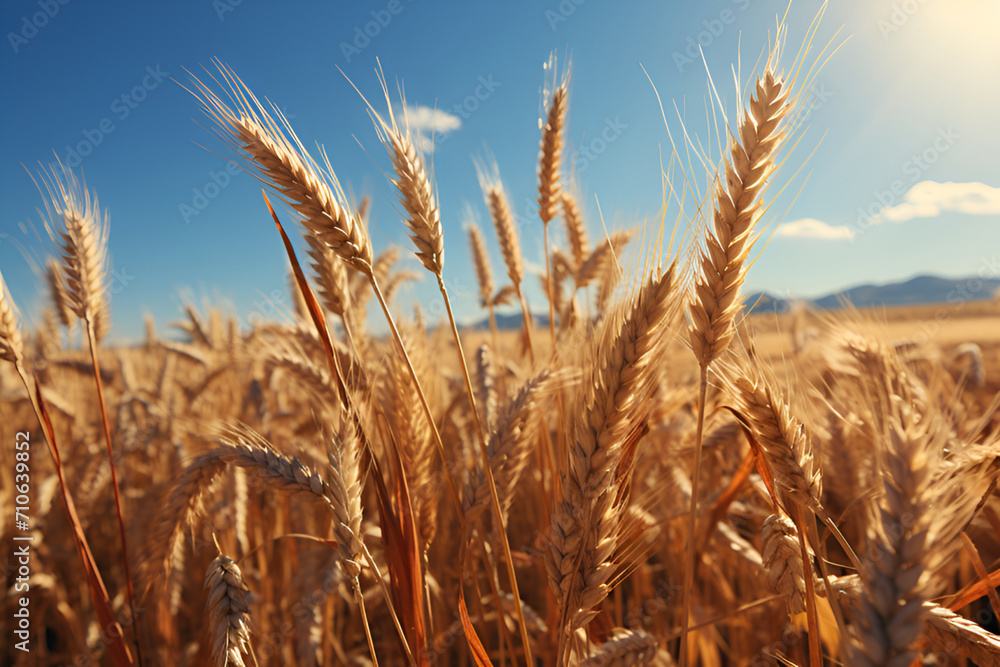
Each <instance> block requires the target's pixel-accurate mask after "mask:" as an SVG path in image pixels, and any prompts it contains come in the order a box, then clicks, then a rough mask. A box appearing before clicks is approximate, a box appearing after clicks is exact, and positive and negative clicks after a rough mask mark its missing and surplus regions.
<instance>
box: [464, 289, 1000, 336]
mask: <svg viewBox="0 0 1000 667" xmlns="http://www.w3.org/2000/svg"><path fill="white" fill-rule="evenodd" d="M998 289H1000V278H977V277H975V276H973V277H971V278H940V277H938V276H917V277H916V278H910V279H909V280H905V281H903V282H899V283H888V284H885V285H858V286H857V287H851V288H849V289H846V290H842V291H840V292H833V293H831V294H827V295H826V296H822V297H820V298H818V299H813V300H811V301H810V300H808V299H806V300H805V301H806V303H807V304H809V305H810V306H812V307H814V308H820V309H823V310H835V309H837V308H840V303H841V299H846V300H847V301H849V302H850V303H852V304H853V305H855V306H857V307H858V308H868V307H871V306H918V305H922V304H929V303H947V302H948V301H949V300H952V301H954V300H956V299H962V300H964V301H985V300H989V299H991V298H993V294H994V293H995V292H996V291H997V290H998ZM792 301H793V300H792V299H783V298H781V297H777V296H774V295H773V294H769V293H768V292H754V293H752V294H748V295H746V297H745V303H746V304H747V307H748V308H753V312H755V313H764V312H778V313H784V312H787V311H788V308H789V306H790V305H791V303H792ZM532 317H533V318H534V320H535V326H538V327H547V326H549V318H548V316H547V315H535V314H533V315H532ZM522 321H523V318H522V317H521V313H514V314H511V315H501V314H499V313H498V314H497V328H499V329H500V330H501V331H510V330H516V329H520V328H521V322H522ZM465 328H471V329H474V330H475V331H489V328H490V322H489V319H482V320H480V321H478V322H473V323H469V324H466V327H465Z"/></svg>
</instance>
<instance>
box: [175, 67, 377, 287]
mask: <svg viewBox="0 0 1000 667" xmlns="http://www.w3.org/2000/svg"><path fill="white" fill-rule="evenodd" d="M216 65H217V67H218V70H219V74H220V76H221V78H222V81H223V82H224V85H225V86H226V87H227V91H226V92H223V93H222V94H223V95H227V96H228V97H229V101H228V102H227V101H226V100H225V99H223V97H221V96H220V95H219V94H217V93H215V92H214V91H213V90H212V89H211V88H209V87H208V86H207V85H205V84H204V83H202V82H201V81H200V80H198V79H197V78H195V77H193V76H192V84H193V86H194V91H192V94H193V95H194V96H195V97H196V98H197V99H198V101H199V102H201V104H202V107H203V109H204V111H205V114H206V115H207V116H209V117H210V118H211V119H212V120H213V121H214V122H215V123H216V125H217V127H218V129H219V131H220V132H221V133H222V135H223V137H224V138H226V139H227V140H228V141H229V143H230V144H231V145H232V147H233V149H234V150H235V151H236V153H237V155H239V156H240V157H242V158H244V159H245V160H246V161H247V162H248V163H249V164H251V165H253V171H254V173H255V175H256V177H257V178H258V179H260V180H261V181H262V182H263V183H265V184H267V185H269V186H270V187H272V188H273V189H274V190H275V191H276V192H278V193H279V194H280V195H281V196H282V198H283V199H284V200H285V201H286V202H287V203H288V204H289V205H291V207H292V208H293V209H295V211H296V212H297V213H298V214H299V215H301V216H302V223H303V224H304V225H305V226H306V227H307V228H308V229H309V230H310V231H311V232H312V233H314V234H316V235H317V236H318V237H319V238H320V239H321V240H322V241H323V242H324V243H326V244H327V245H329V246H330V247H331V248H333V249H334V250H335V251H336V252H337V254H338V255H340V257H341V258H342V259H343V260H344V261H345V262H348V263H350V264H352V265H354V266H355V267H357V268H358V269H359V270H361V271H365V272H368V271H370V270H371V264H372V248H371V241H370V239H369V238H368V233H367V231H366V229H365V226H364V223H363V222H362V219H361V217H360V216H359V215H358V214H357V212H354V211H352V209H351V207H350V205H349V204H348V201H347V197H346V195H345V194H344V191H343V189H342V188H341V187H340V183H339V182H338V181H337V177H336V175H335V174H334V173H333V169H332V168H331V167H330V165H329V161H325V168H320V167H319V166H318V164H317V163H316V161H315V160H314V159H313V158H312V157H311V156H310V155H309V153H308V151H306V149H305V147H304V146H303V145H302V142H301V141H299V138H298V137H297V136H296V134H295V132H294V130H292V128H291V125H289V123H288V121H287V119H286V118H285V117H284V115H283V114H281V112H280V111H278V110H275V114H276V115H277V117H278V118H277V120H275V118H274V116H272V115H271V113H270V112H269V111H268V110H267V109H266V108H265V107H264V105H263V104H261V103H260V102H259V101H258V100H257V98H256V97H255V96H254V94H253V93H252V92H250V90H249V89H248V88H247V87H246V85H245V84H244V83H243V81H242V80H240V78H239V77H238V76H236V74H235V73H234V72H233V71H232V70H231V69H229V68H227V67H226V66H225V65H223V64H222V63H216ZM324 159H325V156H324Z"/></svg>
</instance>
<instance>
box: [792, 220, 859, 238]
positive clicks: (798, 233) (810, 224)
mask: <svg viewBox="0 0 1000 667" xmlns="http://www.w3.org/2000/svg"><path fill="white" fill-rule="evenodd" d="M778 236H789V237H792V238H799V239H827V240H835V239H836V240H841V239H846V240H852V239H853V238H854V232H853V231H851V230H850V229H848V228H847V227H844V226H843V225H837V226H833V225H828V224H826V223H825V222H823V221H822V220H817V219H815V218H803V219H801V220H793V221H792V222H786V223H785V224H783V225H782V226H781V227H779V228H778Z"/></svg>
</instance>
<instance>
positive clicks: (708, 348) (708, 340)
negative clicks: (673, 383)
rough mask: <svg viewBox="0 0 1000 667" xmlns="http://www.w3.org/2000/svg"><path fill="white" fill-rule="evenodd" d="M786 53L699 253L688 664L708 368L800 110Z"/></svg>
mask: <svg viewBox="0 0 1000 667" xmlns="http://www.w3.org/2000/svg"><path fill="white" fill-rule="evenodd" d="M779 32H780V29H779ZM778 55H779V53H778V50H777V49H776V50H775V51H774V52H772V53H771V54H770V55H769V57H768V62H767V67H766V69H765V71H764V75H763V78H759V79H758V80H757V85H756V91H755V94H754V96H753V97H752V99H751V100H750V103H749V109H747V110H744V112H743V116H742V118H741V119H740V122H739V126H738V135H739V136H738V140H737V138H735V137H734V138H731V139H730V141H729V153H730V157H729V159H728V160H726V161H725V164H724V166H723V170H724V172H725V178H724V179H723V178H722V177H721V176H720V177H719V178H718V179H717V181H716V185H715V206H714V210H713V220H714V226H713V229H714V234H713V233H711V232H708V233H706V239H705V245H706V248H705V249H703V250H701V251H699V259H698V275H697V278H696V284H695V298H694V299H693V301H692V302H691V304H690V305H689V307H688V313H689V315H690V318H691V326H690V329H689V338H690V341H691V347H692V349H693V350H694V354H695V358H696V359H697V360H698V364H699V366H700V368H701V376H700V381H699V400H698V426H697V433H696V435H695V440H696V444H695V454H694V465H693V467H692V473H691V509H690V515H689V518H688V549H687V563H686V568H685V571H684V572H685V574H684V577H685V578H684V594H683V595H684V601H683V604H682V607H683V611H682V616H681V651H680V661H681V663H682V664H686V663H687V639H688V637H687V629H688V622H689V616H690V609H691V595H692V588H693V585H694V574H695V572H694V570H695V566H696V563H695V540H694V536H695V535H696V534H697V520H698V496H699V495H700V492H699V486H700V477H701V450H702V443H701V438H702V431H703V428H704V419H705V392H706V387H707V382H708V377H707V370H708V366H709V365H710V364H711V363H712V361H713V360H714V359H716V358H717V357H718V356H719V355H720V354H721V353H722V351H723V350H724V349H725V348H726V346H727V345H728V344H729V341H730V340H731V339H732V337H733V334H734V324H735V321H736V315H737V313H738V312H739V310H740V308H741V307H742V301H741V299H740V287H741V286H742V284H743V279H744V277H745V275H746V269H747V267H746V259H747V256H748V255H749V253H750V249H751V247H752V246H753V244H754V242H755V241H756V237H757V234H756V231H755V226H756V223H757V220H758V219H759V217H760V216H761V212H762V208H761V202H760V197H761V196H762V193H763V192H764V191H765V190H766V188H767V186H768V184H769V179H770V177H771V175H772V174H773V173H774V170H775V159H774V158H775V153H776V151H777V150H778V148H780V146H781V144H782V141H783V139H784V137H785V133H784V131H783V130H782V128H781V121H782V119H783V118H784V117H785V116H786V115H787V114H788V113H789V111H790V110H791V107H792V104H791V101H790V98H789V95H788V93H789V90H788V86H787V85H785V81H784V79H783V78H782V76H781V75H780V74H778V73H776V72H775V71H774V69H773V63H774V62H777V59H778ZM814 646H815V645H814Z"/></svg>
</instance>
